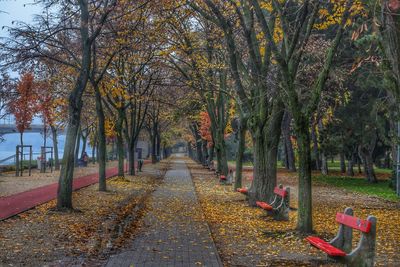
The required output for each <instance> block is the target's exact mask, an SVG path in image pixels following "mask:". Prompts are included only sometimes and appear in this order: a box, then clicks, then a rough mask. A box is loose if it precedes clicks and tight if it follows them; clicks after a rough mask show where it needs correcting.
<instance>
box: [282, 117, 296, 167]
mask: <svg viewBox="0 0 400 267" xmlns="http://www.w3.org/2000/svg"><path fill="white" fill-rule="evenodd" d="M291 120H292V118H291V116H290V114H289V113H287V112H285V114H284V116H283V120H282V133H283V134H282V135H283V143H284V148H285V160H286V168H287V169H288V170H289V171H292V172H295V171H296V163H295V156H294V151H293V144H292V141H291V139H290V122H291Z"/></svg>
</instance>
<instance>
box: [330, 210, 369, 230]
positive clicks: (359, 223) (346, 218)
mask: <svg viewBox="0 0 400 267" xmlns="http://www.w3.org/2000/svg"><path fill="white" fill-rule="evenodd" d="M336 222H338V223H340V224H343V225H346V226H348V227H351V228H353V229H356V230H359V231H361V232H364V233H369V231H370V230H371V222H369V221H367V220H361V219H360V218H357V217H354V216H350V215H347V214H344V213H340V212H338V213H337V214H336Z"/></svg>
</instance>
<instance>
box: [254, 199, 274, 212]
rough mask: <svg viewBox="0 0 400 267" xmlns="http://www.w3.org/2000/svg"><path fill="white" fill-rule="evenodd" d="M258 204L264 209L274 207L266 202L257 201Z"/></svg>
mask: <svg viewBox="0 0 400 267" xmlns="http://www.w3.org/2000/svg"><path fill="white" fill-rule="evenodd" d="M256 204H257V206H259V207H260V208H262V209H264V210H273V207H272V206H271V205H269V204H268V203H266V202H262V201H256Z"/></svg>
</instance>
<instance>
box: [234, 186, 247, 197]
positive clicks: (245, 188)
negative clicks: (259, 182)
mask: <svg viewBox="0 0 400 267" xmlns="http://www.w3.org/2000/svg"><path fill="white" fill-rule="evenodd" d="M236 191H237V192H239V193H242V194H244V195H247V194H248V193H249V189H248V188H247V187H243V188H238V189H236Z"/></svg>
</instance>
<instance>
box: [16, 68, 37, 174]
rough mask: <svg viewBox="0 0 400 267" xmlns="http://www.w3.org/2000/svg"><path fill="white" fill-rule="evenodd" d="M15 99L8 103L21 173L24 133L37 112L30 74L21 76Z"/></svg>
mask: <svg viewBox="0 0 400 267" xmlns="http://www.w3.org/2000/svg"><path fill="white" fill-rule="evenodd" d="M16 92H17V97H16V98H15V99H14V101H13V102H11V103H10V105H9V109H10V112H11V113H12V114H13V115H14V117H15V123H16V127H17V129H18V132H19V133H20V145H21V150H20V155H16V156H17V157H18V158H19V159H20V161H19V162H20V164H21V166H20V171H21V176H22V171H23V165H22V161H23V158H24V157H23V155H24V147H23V146H24V138H23V136H24V132H25V131H26V130H27V129H29V127H30V125H31V123H32V120H33V118H34V116H35V114H36V113H37V111H38V106H37V94H36V84H35V81H34V76H33V74H32V73H30V72H27V73H24V74H22V75H21V78H20V81H19V82H18V84H17V88H16Z"/></svg>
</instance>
